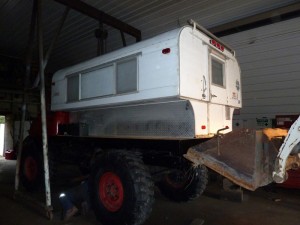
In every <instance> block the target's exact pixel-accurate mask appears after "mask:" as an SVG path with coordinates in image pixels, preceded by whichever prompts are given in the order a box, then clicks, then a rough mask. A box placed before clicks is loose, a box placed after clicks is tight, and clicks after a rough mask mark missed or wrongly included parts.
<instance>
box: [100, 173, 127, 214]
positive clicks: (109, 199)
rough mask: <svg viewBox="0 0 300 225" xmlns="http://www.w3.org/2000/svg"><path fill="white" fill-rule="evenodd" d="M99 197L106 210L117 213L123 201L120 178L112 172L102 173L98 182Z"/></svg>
mask: <svg viewBox="0 0 300 225" xmlns="http://www.w3.org/2000/svg"><path fill="white" fill-rule="evenodd" d="M99 197H100V200H101V202H102V204H103V205H104V207H105V208H106V209H107V210H109V211H111V212H116V211H118V210H119V209H120V208H121V207H122V204H123V199H124V190H123V185H122V181H121V179H120V177H119V176H117V175H116V174H115V173H113V172H106V173H104V174H103V175H102V177H101V178H100V181H99Z"/></svg>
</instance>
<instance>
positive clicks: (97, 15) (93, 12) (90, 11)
mask: <svg viewBox="0 0 300 225" xmlns="http://www.w3.org/2000/svg"><path fill="white" fill-rule="evenodd" d="M54 1H56V2H59V3H61V4H63V5H66V6H68V7H70V8H71V9H74V10H76V11H78V12H80V13H82V14H85V15H87V16H89V17H91V18H94V19H96V20H98V21H100V22H102V23H105V24H107V25H109V26H111V27H113V28H116V29H118V30H120V31H122V32H124V33H127V34H129V35H131V36H133V37H135V38H136V41H137V42H138V41H140V40H141V37H142V36H141V31H140V30H138V29H136V28H134V27H132V26H130V25H129V24H127V23H124V22H122V21H120V20H118V19H116V18H115V17H113V16H110V15H108V14H106V13H104V12H102V11H101V10H99V9H96V8H94V7H92V6H90V5H88V4H86V3H84V2H82V1H80V0H54Z"/></svg>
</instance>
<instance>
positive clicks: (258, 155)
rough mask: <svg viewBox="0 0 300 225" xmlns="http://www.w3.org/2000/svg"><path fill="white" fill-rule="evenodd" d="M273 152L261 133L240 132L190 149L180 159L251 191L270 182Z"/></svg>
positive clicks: (253, 131)
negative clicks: (182, 158)
mask: <svg viewBox="0 0 300 225" xmlns="http://www.w3.org/2000/svg"><path fill="white" fill-rule="evenodd" d="M277 149H278V146H277V145H276V143H275V142H273V141H269V139H268V138H267V137H266V136H265V134H263V132H262V131H257V130H251V129H243V130H238V131H233V132H230V133H228V134H224V135H221V136H217V137H214V138H212V139H211V140H209V141H207V142H204V143H201V144H199V145H196V146H193V147H191V148H189V149H188V151H187V154H185V155H184V157H185V158H187V159H188V160H190V161H192V162H193V163H195V164H204V165H205V166H207V167H208V168H210V169H212V170H214V171H216V172H217V173H219V174H221V175H222V176H224V177H226V178H227V179H229V180H231V181H232V182H234V183H236V184H237V185H239V186H241V187H243V188H246V189H248V190H252V191H253V190H255V189H257V188H258V187H261V186H265V185H267V184H269V183H271V182H272V181H273V179H272V172H273V170H274V164H275V159H276V155H277V153H278V150H277Z"/></svg>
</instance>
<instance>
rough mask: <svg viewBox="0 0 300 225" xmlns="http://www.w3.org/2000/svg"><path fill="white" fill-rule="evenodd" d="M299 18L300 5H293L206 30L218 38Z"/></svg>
mask: <svg viewBox="0 0 300 225" xmlns="http://www.w3.org/2000/svg"><path fill="white" fill-rule="evenodd" d="M299 16H300V3H294V4H291V5H287V6H283V7H280V8H277V9H273V10H270V11H266V12H263V13H259V14H256V15H253V16H248V17H245V18H243V19H239V20H236V21H232V22H229V23H225V24H222V25H220V26H216V27H213V28H210V29H208V30H209V31H210V32H212V33H213V34H215V35H216V36H218V37H220V36H225V35H229V34H233V33H237V32H241V31H245V30H249V29H253V28H256V27H259V26H264V25H268V24H272V23H275V22H280V21H283V20H287V19H291V18H295V17H299Z"/></svg>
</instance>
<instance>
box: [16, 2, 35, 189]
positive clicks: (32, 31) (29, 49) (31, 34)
mask: <svg viewBox="0 0 300 225" xmlns="http://www.w3.org/2000/svg"><path fill="white" fill-rule="evenodd" d="M36 17H37V1H36V0H34V1H33V7H32V15H31V24H30V32H29V40H28V47H27V53H26V72H25V81H24V93H23V104H22V117H21V123H20V134H19V143H18V156H17V164H16V176H15V191H18V189H19V182H20V181H19V174H20V164H21V157H22V148H23V134H24V124H25V118H26V108H27V89H28V86H29V80H30V79H29V78H30V71H31V58H32V50H33V44H34V34H35V27H36V26H35V25H36Z"/></svg>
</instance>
